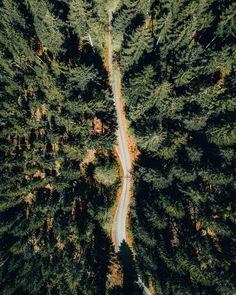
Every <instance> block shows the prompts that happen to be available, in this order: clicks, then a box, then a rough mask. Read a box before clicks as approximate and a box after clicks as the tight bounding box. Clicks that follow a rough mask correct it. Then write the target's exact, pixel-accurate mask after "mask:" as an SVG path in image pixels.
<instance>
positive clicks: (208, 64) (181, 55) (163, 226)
mask: <svg viewBox="0 0 236 295" xmlns="http://www.w3.org/2000/svg"><path fill="white" fill-rule="evenodd" d="M143 2H144V1H143ZM146 2H147V1H146ZM131 8H133V6H132V4H129V3H126V11H128V10H129V9H131ZM118 20H119V16H118V17H117V21H118ZM127 22H128V23H129V24H130V25H128V24H126V25H125V26H124V27H122V29H120V30H121V31H122V32H124V33H123V35H124V39H123V41H122V47H121V50H120V60H121V70H122V75H123V95H124V98H125V101H126V110H127V116H128V120H129V124H130V127H131V128H132V129H133V130H132V132H133V133H134V134H135V136H136V139H137V144H138V148H139V150H140V152H141V155H140V157H139V160H138V161H137V163H136V167H135V197H136V201H135V203H134V204H133V209H132V220H133V229H132V230H133V235H134V240H135V249H136V253H137V259H138V261H139V269H140V271H141V272H142V274H143V276H142V277H143V278H145V279H146V282H147V283H148V282H149V283H150V284H151V285H152V286H154V289H155V291H156V293H157V294H165V295H166V294H181V295H182V294H222V295H223V294H234V293H235V290H236V285H235V272H234V263H235V262H234V261H232V259H231V257H234V256H235V254H236V250H235V241H236V238H235V233H234V228H235V214H234V211H235V202H234V200H233V196H234V195H235V184H234V183H235V162H236V158H235V94H234V92H235V86H236V84H235V82H236V80H235V77H234V76H235V50H236V47H235V34H234V33H233V31H232V28H233V25H234V23H235V5H234V3H233V1H215V0H211V1H204V0H203V1H195V0H190V1H186V0H182V1H167V0H163V1H162V0H161V1H153V2H152V4H151V6H150V11H149V13H148V14H146V15H145V14H142V16H141V17H138V16H137V14H134V15H133V18H131V15H129V19H127ZM114 23H116V20H115V21H114ZM118 27H119V26H117V28H118ZM120 28H121V26H120ZM144 32H145V33H144ZM142 33H143V34H142ZM145 34H146V36H147V38H146V37H145V38H144V35H145ZM144 40H145V41H144ZM149 41H150V43H149ZM141 44H142V45H141ZM149 45H150V47H149Z"/></svg>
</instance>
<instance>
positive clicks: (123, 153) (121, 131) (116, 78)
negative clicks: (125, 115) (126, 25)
mask: <svg viewBox="0 0 236 295" xmlns="http://www.w3.org/2000/svg"><path fill="white" fill-rule="evenodd" d="M108 13H109V34H108V36H109V37H108V38H109V40H108V62H109V73H110V77H109V78H110V83H111V87H112V92H113V97H114V102H115V108H116V114H117V121H118V130H117V139H118V145H119V158H120V162H121V165H122V168H123V172H124V179H123V185H122V193H121V198H120V202H119V205H118V208H117V213H116V217H115V222H114V239H115V241H114V242H115V251H116V252H118V251H119V248H120V245H121V243H122V242H123V241H126V238H127V236H126V220H127V215H128V208H129V202H130V189H131V179H130V172H131V168H132V163H131V158H130V154H129V146H128V141H127V137H126V135H125V126H124V124H123V121H122V111H121V105H120V91H119V83H120V71H119V69H118V67H116V68H115V67H114V63H113V58H112V57H113V49H112V24H111V21H112V11H109V12H108ZM137 283H138V284H139V285H140V286H141V287H142V288H143V294H145V295H151V293H150V291H149V289H148V288H147V287H146V286H145V285H144V283H143V282H142V280H141V279H140V277H139V279H138V282H137Z"/></svg>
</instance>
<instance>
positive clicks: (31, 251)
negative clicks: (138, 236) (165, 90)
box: [0, 0, 116, 295]
mask: <svg viewBox="0 0 236 295" xmlns="http://www.w3.org/2000/svg"><path fill="white" fill-rule="evenodd" d="M84 3H85V2H84ZM68 8H69V7H68V5H67V4H66V3H65V2H63V1H31V0H25V1H13V0H10V1H2V3H1V10H0V19H1V20H0V28H1V29H0V61H1V65H0V71H1V78H0V86H1V87H0V88H1V91H0V105H1V107H0V117H1V119H0V128H1V132H0V142H1V145H0V162H1V165H0V167H1V168H0V175H1V176H0V196H1V197H0V223H1V230H0V244H1V249H0V265H1V267H0V289H1V294H5V295H9V294H47V293H48V294H78V293H79V294H95V293H98V294H104V293H105V291H106V278H107V274H108V265H109V260H110V255H111V253H112V251H113V249H112V246H111V242H110V238H109V237H107V235H106V234H105V232H104V229H103V226H104V225H103V220H102V218H100V219H99V218H98V216H102V215H104V213H105V212H106V211H107V210H108V208H110V207H111V205H112V202H113V196H114V195H115V190H114V189H115V187H116V182H115V181H113V180H111V181H110V182H109V187H106V184H107V183H105V184H104V183H99V184H97V183H96V177H95V175H93V174H92V175H91V174H90V171H89V169H88V167H89V165H90V163H89V162H87V161H88V160H87V155H88V151H90V150H94V155H95V160H93V159H91V161H92V160H93V161H94V169H95V170H97V171H99V173H103V172H102V171H104V173H110V172H111V171H112V172H113V171H114V169H115V168H114V167H113V165H114V160H113V159H112V155H111V151H112V149H113V143H114V139H115V135H114V130H115V128H116V123H115V118H114V107H113V103H112V100H111V93H110V89H109V86H108V84H107V76H106V72H105V70H104V68H103V66H102V61H101V59H100V57H99V56H98V55H95V53H93V51H92V50H91V48H90V50H91V52H89V49H88V47H87V49H86V48H84V47H81V48H79V46H78V44H79V38H80V37H83V36H80V35H78V36H74V35H73V32H72V28H71V27H70V25H71V24H70V23H69V24H68V23H67V22H66V21H65V19H67V18H69V15H70V14H71V13H72V12H73V11H70V10H69V11H68ZM85 8H86V5H85ZM87 13H88V12H87ZM81 17H82V16H81ZM78 34H82V33H80V32H78ZM68 44H70V47H72V49H71V48H68V46H66V45H68ZM98 65H99V66H98ZM96 118H99V120H100V121H101V122H102V124H103V125H105V126H106V129H103V130H101V132H96V130H95V128H94V123H93V122H94V120H95V119H96ZM101 152H102V153H104V154H106V155H107V156H106V157H110V158H111V159H112V160H110V162H109V165H105V164H104V165H103V164H102V163H100V162H99V161H98V160H97V159H98V158H99V154H100V153H101ZM107 161H108V160H107ZM98 162H99V163H98ZM98 164H99V165H98ZM115 180H116V179H115ZM111 182H112V186H111V185H110V184H111ZM12 282H14V284H12Z"/></svg>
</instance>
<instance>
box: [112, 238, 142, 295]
mask: <svg viewBox="0 0 236 295" xmlns="http://www.w3.org/2000/svg"><path fill="white" fill-rule="evenodd" d="M117 255H118V257H119V260H120V263H121V265H122V267H123V273H124V281H123V287H120V288H116V289H114V290H112V292H111V294H112V295H114V294H117V295H118V294H124V295H131V294H132V295H142V294H143V289H142V287H140V286H139V284H138V283H137V282H138V272H137V268H136V263H135V260H134V256H133V253H132V251H131V249H130V248H129V246H128V244H127V243H126V241H125V240H123V242H122V243H121V245H120V248H119V251H118V253H117Z"/></svg>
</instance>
